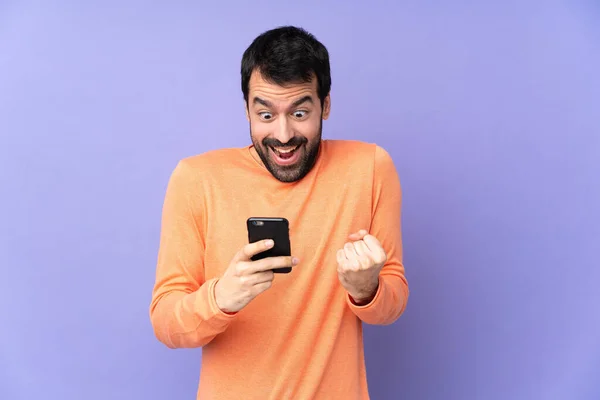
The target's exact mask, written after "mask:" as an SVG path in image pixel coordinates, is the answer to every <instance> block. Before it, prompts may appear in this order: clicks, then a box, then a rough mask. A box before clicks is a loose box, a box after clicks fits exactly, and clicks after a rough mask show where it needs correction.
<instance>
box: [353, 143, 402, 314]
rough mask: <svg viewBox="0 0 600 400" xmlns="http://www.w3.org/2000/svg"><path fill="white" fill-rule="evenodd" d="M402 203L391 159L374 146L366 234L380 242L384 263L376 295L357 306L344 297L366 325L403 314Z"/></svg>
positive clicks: (398, 183) (397, 179) (382, 150)
mask: <svg viewBox="0 0 600 400" xmlns="http://www.w3.org/2000/svg"><path fill="white" fill-rule="evenodd" d="M401 206H402V191H401V187H400V181H399V178H398V174H397V171H396V168H395V166H394V163H393V160H392V158H391V157H390V155H389V154H388V153H387V152H386V151H385V150H384V149H383V148H381V147H379V146H376V150H375V168H374V176H373V206H372V213H373V215H372V222H371V227H370V229H369V233H370V234H371V235H373V236H375V237H376V238H377V239H378V240H379V241H380V242H381V244H382V246H383V248H384V249H385V251H386V253H387V262H386V264H385V265H384V267H383V268H382V270H381V272H380V273H379V286H378V288H377V292H376V294H375V297H374V298H373V299H372V300H371V301H370V302H369V303H368V304H364V305H357V304H355V303H354V302H353V301H352V298H351V297H350V296H349V295H348V296H347V302H348V305H349V306H350V308H351V309H352V311H353V312H354V313H355V314H356V316H357V317H358V318H360V319H361V320H362V321H363V322H365V323H368V324H372V325H388V324H391V323H393V322H394V321H396V320H397V319H398V318H399V317H400V315H402V313H403V312H404V310H405V308H406V303H407V301H408V295H409V290H408V282H407V279H406V277H405V274H404V265H403V261H402V233H401Z"/></svg>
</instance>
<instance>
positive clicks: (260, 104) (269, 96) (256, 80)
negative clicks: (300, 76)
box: [246, 72, 330, 182]
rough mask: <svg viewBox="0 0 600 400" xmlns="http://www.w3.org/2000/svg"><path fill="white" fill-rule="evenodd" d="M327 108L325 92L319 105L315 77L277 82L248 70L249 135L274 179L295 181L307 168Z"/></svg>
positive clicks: (314, 153)
mask: <svg viewBox="0 0 600 400" xmlns="http://www.w3.org/2000/svg"><path fill="white" fill-rule="evenodd" d="M329 108H330V98H329V96H327V98H326V99H325V102H324V105H323V107H322V106H321V103H320V100H319V97H318V93H317V79H316V78H314V79H313V80H312V82H310V83H298V84H290V85H286V86H279V85H276V84H274V83H270V82H267V81H265V80H263V78H262V77H261V75H260V74H259V73H258V72H254V73H253V74H252V76H251V77H250V83H249V91H248V103H247V104H246V116H247V118H248V121H249V122H250V137H251V139H252V143H253V144H254V148H255V150H256V152H257V153H258V156H259V157H260V159H261V160H262V162H263V164H264V165H265V167H266V168H267V169H268V170H269V171H270V172H271V174H272V175H273V176H274V177H275V178H276V179H278V180H280V181H282V182H295V181H298V180H300V179H302V178H303V177H304V176H305V175H306V174H307V173H308V172H309V171H310V170H311V168H312V167H313V165H314V163H315V161H316V159H317V157H318V154H319V145H320V144H321V130H322V122H323V119H327V118H328V117H329Z"/></svg>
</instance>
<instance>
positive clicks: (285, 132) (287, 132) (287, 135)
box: [273, 118, 294, 144]
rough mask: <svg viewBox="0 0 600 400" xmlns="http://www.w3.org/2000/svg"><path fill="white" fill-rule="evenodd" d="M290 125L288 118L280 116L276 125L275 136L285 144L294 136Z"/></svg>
mask: <svg viewBox="0 0 600 400" xmlns="http://www.w3.org/2000/svg"><path fill="white" fill-rule="evenodd" d="M290 125H291V124H290V123H289V121H288V120H287V118H279V120H278V121H277V125H276V126H275V132H273V137H274V138H275V139H277V140H279V141H280V142H281V143H284V144H285V143H287V142H289V140H290V139H291V138H292V137H293V136H294V134H293V132H292V129H291V126H290Z"/></svg>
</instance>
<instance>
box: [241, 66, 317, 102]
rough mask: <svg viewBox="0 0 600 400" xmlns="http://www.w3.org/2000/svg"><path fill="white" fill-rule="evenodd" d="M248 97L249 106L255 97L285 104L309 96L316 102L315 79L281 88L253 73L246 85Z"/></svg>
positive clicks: (257, 73)
mask: <svg viewBox="0 0 600 400" xmlns="http://www.w3.org/2000/svg"><path fill="white" fill-rule="evenodd" d="M248 96H249V99H248V100H249V102H250V103H251V104H252V102H253V100H254V98H255V97H260V98H262V99H265V100H269V101H273V102H277V103H281V104H287V103H291V102H293V101H295V100H297V99H298V98H300V97H304V96H311V97H313V98H314V100H315V102H316V100H317V79H316V78H314V79H312V81H311V82H299V83H289V84H285V85H283V86H282V85H278V84H276V83H274V82H269V81H266V80H265V79H264V78H263V77H262V76H261V74H260V73H259V72H257V71H254V72H253V73H252V75H251V76H250V82H249V83H248Z"/></svg>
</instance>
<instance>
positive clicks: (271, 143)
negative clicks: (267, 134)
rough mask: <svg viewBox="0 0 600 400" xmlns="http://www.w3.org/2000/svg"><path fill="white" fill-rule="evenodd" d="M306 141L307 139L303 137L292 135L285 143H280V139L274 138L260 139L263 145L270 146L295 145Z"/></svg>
mask: <svg viewBox="0 0 600 400" xmlns="http://www.w3.org/2000/svg"><path fill="white" fill-rule="evenodd" d="M305 143H308V139H306V138H305V137H299V136H294V137H293V138H291V139H290V140H288V142H287V143H281V141H279V140H277V139H274V138H264V139H263V140H262V144H263V146H270V147H296V146H300V145H302V144H305Z"/></svg>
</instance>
